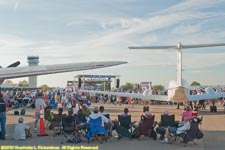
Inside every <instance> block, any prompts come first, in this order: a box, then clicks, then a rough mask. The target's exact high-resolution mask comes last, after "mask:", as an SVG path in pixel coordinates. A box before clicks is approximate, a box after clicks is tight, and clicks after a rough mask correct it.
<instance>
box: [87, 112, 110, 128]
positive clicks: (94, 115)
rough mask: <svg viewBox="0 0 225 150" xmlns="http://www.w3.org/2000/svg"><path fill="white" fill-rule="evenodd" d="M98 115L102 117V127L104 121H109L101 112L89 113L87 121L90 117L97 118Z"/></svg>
mask: <svg viewBox="0 0 225 150" xmlns="http://www.w3.org/2000/svg"><path fill="white" fill-rule="evenodd" d="M98 117H101V118H102V126H103V127H104V123H108V122H109V119H108V118H106V117H105V116H104V115H102V114H95V113H93V114H90V115H89V117H88V119H87V120H88V122H89V120H90V118H91V119H97V118H98Z"/></svg>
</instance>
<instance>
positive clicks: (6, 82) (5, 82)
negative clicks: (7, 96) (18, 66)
mask: <svg viewBox="0 0 225 150" xmlns="http://www.w3.org/2000/svg"><path fill="white" fill-rule="evenodd" d="M4 84H7V85H10V86H13V85H14V84H13V81H12V80H5V81H4Z"/></svg>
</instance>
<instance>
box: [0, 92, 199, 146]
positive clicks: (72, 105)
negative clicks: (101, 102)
mask: <svg viewBox="0 0 225 150" xmlns="http://www.w3.org/2000/svg"><path fill="white" fill-rule="evenodd" d="M2 93H3V94H1V93H0V121H1V132H0V139H1V140H2V139H5V135H6V130H5V128H6V127H5V124H6V111H7V107H11V108H13V106H14V105H15V104H16V103H20V102H19V100H18V97H17V95H20V96H19V97H20V99H21V98H22V99H23V98H27V97H29V98H30V99H29V100H28V103H27V105H28V104H29V103H30V102H31V105H32V104H33V106H34V107H35V110H36V112H35V122H34V131H35V132H38V121H39V119H40V111H41V110H40V106H41V107H42V108H44V110H45V111H44V114H45V115H44V116H45V120H46V121H47V122H48V127H49V128H50V127H51V123H52V121H53V120H54V113H53V112H52V109H54V108H57V109H58V114H61V115H62V114H63V110H64V109H66V110H68V113H67V114H68V115H70V116H74V115H77V116H85V117H84V118H83V120H82V119H81V120H77V124H79V125H80V126H82V127H83V128H88V124H89V123H90V120H91V119H96V118H98V117H101V121H102V123H101V125H102V127H103V128H106V129H107V130H109V131H112V130H113V129H115V127H116V125H117V121H118V120H111V119H110V117H108V118H107V117H106V114H109V113H107V112H105V110H104V106H100V107H99V108H98V107H94V108H93V109H92V111H91V110H90V107H89V106H90V105H91V103H90V100H89V99H88V98H84V97H82V95H78V94H76V93H67V92H66V91H55V92H37V93H35V94H34V93H33V92H31V91H29V92H27V91H26V92H21V91H20V92H17V93H14V94H15V95H13V92H6V91H3V92H2ZM18 93H19V94H18ZM10 94H12V95H10ZM32 95H33V96H32ZM11 97H13V101H12V100H10V98H11ZM32 102H33V103H32ZM9 105H11V106H9ZM163 114H164V115H169V111H168V110H166V111H164V112H163ZM128 115H129V109H128V108H124V112H123V113H121V114H120V116H122V117H126V116H128ZM153 116H154V115H153V114H152V113H151V111H150V110H149V107H147V106H145V107H143V115H141V116H140V120H139V121H138V122H136V123H134V124H132V125H133V127H134V128H136V129H137V128H139V127H140V125H141V124H142V122H143V120H144V119H146V118H147V119H148V118H151V117H153ZM194 117H196V116H193V112H192V110H191V107H190V106H187V107H186V108H185V112H184V113H183V116H182V120H181V121H179V122H176V124H179V126H177V125H176V126H168V127H167V128H166V129H165V130H166V131H165V135H164V137H165V138H164V139H162V143H168V138H169V136H170V134H171V133H173V134H178V133H179V132H181V131H184V129H188V128H190V122H191V120H192V119H193V118H194ZM81 118H82V117H81ZM180 125H182V127H181V126H180ZM50 129H51V128H50ZM110 133H111V132H110ZM107 134H108V133H107ZM131 134H134V133H131ZM31 136H32V134H31V127H29V126H28V125H26V124H24V118H22V117H20V118H19V120H18V124H17V125H15V131H14V134H13V138H14V139H15V140H21V139H26V138H28V137H31Z"/></svg>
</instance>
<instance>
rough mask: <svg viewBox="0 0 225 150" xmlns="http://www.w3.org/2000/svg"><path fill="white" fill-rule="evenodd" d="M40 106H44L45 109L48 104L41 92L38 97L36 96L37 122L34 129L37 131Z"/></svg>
mask: <svg viewBox="0 0 225 150" xmlns="http://www.w3.org/2000/svg"><path fill="white" fill-rule="evenodd" d="M40 106H42V110H43V111H44V108H45V106H46V105H45V102H44V100H43V98H42V93H41V92H39V93H38V94H37V98H36V101H35V108H36V114H35V122H34V131H35V132H37V123H38V120H39V119H40ZM43 114H44V113H43Z"/></svg>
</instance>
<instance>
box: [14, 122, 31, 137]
mask: <svg viewBox="0 0 225 150" xmlns="http://www.w3.org/2000/svg"><path fill="white" fill-rule="evenodd" d="M25 129H29V126H28V125H26V124H23V123H18V124H17V125H16V126H15V129H14V134H13V139H15V140H25V139H26V134H25Z"/></svg>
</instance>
